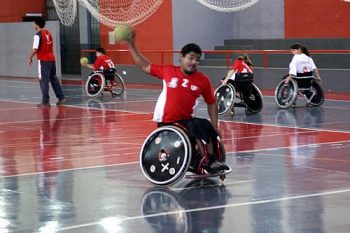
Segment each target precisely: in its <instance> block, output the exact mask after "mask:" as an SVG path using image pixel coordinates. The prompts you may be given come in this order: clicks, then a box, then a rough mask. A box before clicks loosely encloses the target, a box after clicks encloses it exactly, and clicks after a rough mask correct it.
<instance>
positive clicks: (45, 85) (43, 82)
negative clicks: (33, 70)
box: [39, 61, 64, 104]
mask: <svg viewBox="0 0 350 233" xmlns="http://www.w3.org/2000/svg"><path fill="white" fill-rule="evenodd" d="M39 65H40V74H41V79H40V80H39V83H40V88H41V93H42V101H41V103H42V104H47V103H49V102H50V95H49V89H50V87H49V83H51V86H52V89H53V91H54V92H55V95H56V97H57V99H59V100H62V99H64V94H63V91H62V87H61V84H60V81H59V80H58V78H57V76H56V63H55V61H39Z"/></svg>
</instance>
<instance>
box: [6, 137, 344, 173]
mask: <svg viewBox="0 0 350 233" xmlns="http://www.w3.org/2000/svg"><path fill="white" fill-rule="evenodd" d="M345 142H350V140H347V141H338V142H336V143H345ZM332 143H335V142H324V143H313V144H305V145H296V146H285V147H273V148H265V149H257V150H243V151H228V152H226V154H233V153H236V154H237V153H254V152H259V151H268V150H279V149H287V148H297V147H305V146H315V145H326V144H332ZM137 163H139V161H136V162H129V163H118V164H108V165H97V166H89V167H81V168H70V169H60V170H54V171H47V172H31V173H22V174H16V175H8V176H0V178H7V177H21V176H31V175H38V174H46V173H57V172H66V171H78V170H85V169H95V168H103V167H112V166H124V165H132V164H137Z"/></svg>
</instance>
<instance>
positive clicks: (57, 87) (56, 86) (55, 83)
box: [50, 61, 65, 105]
mask: <svg viewBox="0 0 350 233" xmlns="http://www.w3.org/2000/svg"><path fill="white" fill-rule="evenodd" d="M50 66H51V69H50V82H51V86H52V89H53V91H54V92H55V95H56V97H57V99H58V102H57V103H56V105H63V104H64V102H65V98H64V93H63V90H62V86H61V83H60V81H59V80H58V78H57V75H56V62H55V61H53V62H50Z"/></svg>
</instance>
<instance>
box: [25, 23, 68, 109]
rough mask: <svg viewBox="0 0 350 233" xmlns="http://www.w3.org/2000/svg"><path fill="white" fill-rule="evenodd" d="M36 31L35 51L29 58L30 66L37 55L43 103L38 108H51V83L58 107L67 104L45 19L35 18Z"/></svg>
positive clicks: (33, 50)
mask: <svg viewBox="0 0 350 233" xmlns="http://www.w3.org/2000/svg"><path fill="white" fill-rule="evenodd" d="M34 29H35V30H36V31H37V33H36V34H35V36H34V42H33V49H32V51H31V52H30V54H29V57H28V64H29V66H31V65H32V62H33V60H32V59H33V57H34V56H35V55H36V56H37V59H38V72H39V74H38V76H39V83H40V88H41V93H42V100H41V103H40V104H38V105H37V106H38V107H49V106H50V96H49V83H50V82H51V86H52V89H53V90H54V92H55V95H56V97H57V99H58V101H57V103H56V105H57V106H60V105H63V104H64V103H65V98H64V94H63V91H62V87H61V84H60V82H59V80H58V78H57V76H56V62H55V54H54V52H53V40H52V35H51V32H50V31H49V30H47V29H45V20H44V18H43V17H38V18H35V20H34Z"/></svg>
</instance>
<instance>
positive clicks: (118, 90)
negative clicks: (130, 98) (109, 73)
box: [112, 73, 125, 96]
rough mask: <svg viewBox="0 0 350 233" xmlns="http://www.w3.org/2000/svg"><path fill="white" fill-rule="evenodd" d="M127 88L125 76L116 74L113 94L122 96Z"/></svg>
mask: <svg viewBox="0 0 350 233" xmlns="http://www.w3.org/2000/svg"><path fill="white" fill-rule="evenodd" d="M124 89H125V83H124V80H123V78H122V77H121V76H120V75H119V74H118V73H115V74H114V80H113V87H112V93H113V95H117V96H120V95H122V94H123V92H124Z"/></svg>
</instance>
